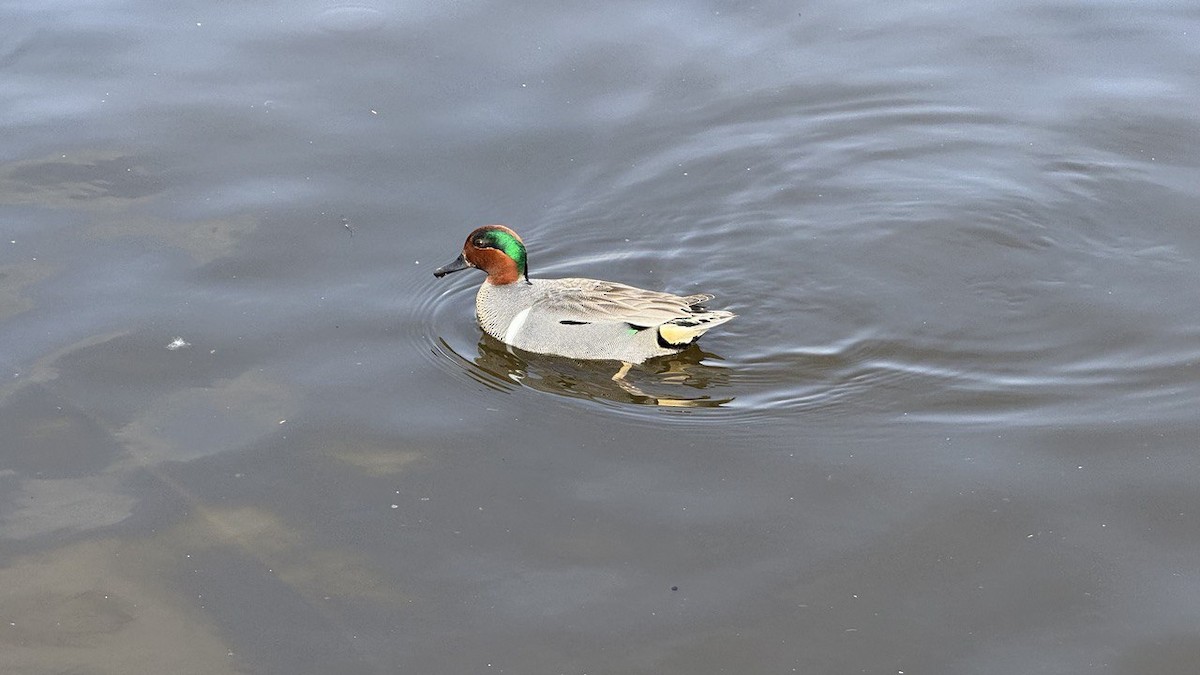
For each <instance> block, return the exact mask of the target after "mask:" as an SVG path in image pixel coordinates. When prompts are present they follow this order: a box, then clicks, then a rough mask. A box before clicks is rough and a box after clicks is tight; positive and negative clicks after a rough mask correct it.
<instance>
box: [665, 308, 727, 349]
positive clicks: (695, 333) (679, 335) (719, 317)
mask: <svg viewBox="0 0 1200 675" xmlns="http://www.w3.org/2000/svg"><path fill="white" fill-rule="evenodd" d="M710 297H711V296H710ZM735 316H737V315H736V314H734V313H733V312H726V311H724V310H720V309H717V310H704V311H699V312H696V313H695V314H692V315H691V316H686V317H682V318H679V319H672V320H670V321H668V322H666V323H664V324H662V325H660V326H659V327H658V341H659V343H660V344H662V346H663V347H686V346H688V345H690V344H692V343H693V342H695V341H696V340H698V339H700V336H701V335H704V334H705V333H706V332H707V331H708V329H710V328H716V327H717V326H720V325H721V324H723V323H725V322H726V321H729V320H730V319H732V318H733V317H735Z"/></svg>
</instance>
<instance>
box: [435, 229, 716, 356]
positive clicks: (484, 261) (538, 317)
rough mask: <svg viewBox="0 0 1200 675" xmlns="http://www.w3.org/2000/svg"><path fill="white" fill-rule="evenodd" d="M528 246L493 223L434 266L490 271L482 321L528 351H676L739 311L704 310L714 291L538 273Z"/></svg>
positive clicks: (445, 270) (480, 303)
mask: <svg viewBox="0 0 1200 675" xmlns="http://www.w3.org/2000/svg"><path fill="white" fill-rule="evenodd" d="M525 257H526V256H525V246H524V243H523V242H522V241H521V238H520V237H518V236H517V234H516V233H515V232H513V231H512V230H510V229H508V228H506V227H503V226H501V225H488V226H485V227H481V228H479V229H477V230H475V231H474V232H472V233H471V236H470V237H468V238H467V243H466V245H465V246H464V248H463V253H462V255H460V256H459V257H458V259H457V260H455V261H454V262H453V263H451V264H449V265H447V266H445V267H442V268H439V269H438V270H437V271H436V272H434V274H435V275H436V276H439V277H441V276H444V275H446V274H449V273H451V272H456V271H458V270H460V269H466V268H468V267H477V268H479V269H482V270H484V271H486V272H487V273H488V277H487V279H485V280H484V282H483V285H482V286H481V287H480V288H479V293H478V294H477V295H476V296H475V314H476V317H477V318H478V320H479V326H480V327H481V328H482V329H483V330H484V332H486V333H487V334H488V335H491V336H492V337H494V338H496V339H497V340H500V341H501V342H504V343H506V344H510V345H512V346H514V347H518V348H520V349H524V350H526V351H531V352H538V353H541V354H556V355H559V356H566V357H569V358H576V359H612V360H616V361H624V362H626V363H641V362H643V361H645V360H646V359H649V358H652V357H655V356H665V355H667V354H674V353H676V352H679V351H680V350H682V349H683V348H685V347H687V346H688V345H690V344H691V343H693V342H695V341H696V340H697V339H698V338H699V337H700V336H701V335H703V334H704V332H705V331H707V330H708V329H710V328H713V327H714V326H719V325H721V324H723V323H725V322H726V321H729V320H730V319H732V318H733V317H734V314H733V313H731V312H726V311H721V310H706V309H704V308H702V307H700V304H701V303H703V302H706V301H708V300H711V299H712V296H711V295H705V294H699V295H689V296H678V295H673V294H671V293H664V292H661V291H650V290H645V289H641V288H635V287H633V286H626V285H625V284H618V283H614V282H611V281H600V280H598V279H532V280H530V279H529V277H528V275H527V274H526V264H525Z"/></svg>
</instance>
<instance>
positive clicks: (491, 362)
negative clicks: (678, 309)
mask: <svg viewBox="0 0 1200 675" xmlns="http://www.w3.org/2000/svg"><path fill="white" fill-rule="evenodd" d="M476 346H477V349H478V353H479V354H478V356H477V357H476V358H475V365H477V366H479V367H480V368H481V369H482V370H484V371H485V372H487V373H488V374H489V375H491V376H492V377H494V378H497V379H499V380H501V381H508V382H519V383H521V384H523V385H526V386H529V387H532V388H534V389H537V390H538V391H544V392H547V393H550V394H559V395H563V396H571V397H574V398H585V399H592V400H605V401H614V402H617V403H633V404H637V405H654V406H662V407H669V408H716V407H718V406H722V405H725V404H726V403H729V402H730V401H732V400H733V397H729V398H713V397H711V396H709V395H707V394H700V393H696V392H702V391H704V390H706V389H709V388H710V387H720V386H723V385H727V384H728V383H729V371H728V369H726V368H722V367H719V366H714V365H710V364H706V363H703V362H704V361H714V360H715V361H720V360H722V359H721V357H719V356H717V355H716V354H712V353H709V352H706V351H704V350H702V349H700V348H699V347H697V346H695V345H692V346H691V347H688V348H687V349H685V350H683V351H682V352H679V353H677V354H672V355H670V356H663V357H658V358H654V359H650V360H649V361H646V362H645V363H643V364H641V365H639V366H634V368H633V369H632V370H627V369H626V368H622V367H621V364H620V363H619V362H617V361H586V360H575V359H567V358H563V357H560V356H549V355H545V354H535V353H533V352H527V351H523V350H521V349H517V348H514V347H510V346H509V345H506V344H504V343H503V342H500V341H499V340H497V339H495V338H493V337H492V336H490V335H487V334H486V333H484V334H482V335H480V338H479V343H478V344H477V345H476Z"/></svg>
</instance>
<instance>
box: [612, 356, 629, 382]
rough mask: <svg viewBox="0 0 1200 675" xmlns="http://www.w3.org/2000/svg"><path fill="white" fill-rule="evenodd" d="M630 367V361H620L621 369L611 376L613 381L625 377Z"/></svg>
mask: <svg viewBox="0 0 1200 675" xmlns="http://www.w3.org/2000/svg"><path fill="white" fill-rule="evenodd" d="M632 367H633V364H632V363H630V362H628V361H622V362H621V369H620V370H618V371H617V374H616V375H613V376H612V379H613V382H618V381H620V380H623V379H625V376H626V375H628V374H629V369H630V368H632Z"/></svg>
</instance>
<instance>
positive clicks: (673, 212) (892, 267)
mask: <svg viewBox="0 0 1200 675" xmlns="http://www.w3.org/2000/svg"><path fill="white" fill-rule="evenodd" d="M810 94H811V92H801V91H798V90H789V89H779V90H773V91H764V92H758V93H754V94H751V95H748V96H745V97H739V98H737V99H727V100H724V101H721V102H717V103H714V104H712V105H709V106H706V107H701V108H698V109H696V110H694V111H692V113H691V114H692V116H693V117H695V119H693V120H690V121H688V123H687V124H684V125H682V126H681V125H679V124H677V120H665V119H664V120H662V121H661V125H657V126H656V125H655V124H654V123H652V122H651V123H649V124H648V126H646V127H641V128H639V129H637V130H636V133H630V134H627V135H625V134H617V135H616V136H615V137H614V138H613V144H614V145H615V146H624V145H625V144H628V143H638V144H639V145H638V148H636V149H631V148H629V147H618V150H617V151H615V152H613V153H611V158H612V159H607V158H608V157H610V155H606V154H605V153H603V152H601V153H599V154H598V156H596V157H593V158H591V161H590V162H589V163H588V164H587V165H586V166H583V167H581V169H580V174H579V176H578V177H573V178H575V180H576V181H577V182H576V183H575V185H574V187H572V188H568V189H566V190H564V191H563V192H562V193H561V195H560V197H559V198H558V199H557V200H556V201H554V202H552V203H550V204H549V205H547V206H546V208H545V210H544V212H543V215H542V217H540V218H539V219H538V220H537V221H535V222H530V223H510V224H511V225H513V226H514V227H515V228H516V229H517V231H518V232H520V233H521V234H522V235H523V236H524V238H525V240H526V242H527V244H528V245H529V249H530V269H531V271H532V273H533V274H534V275H535V276H546V277H559V276H588V277H597V278H604V279H611V280H613V281H620V282H624V283H630V284H633V285H638V286H643V287H648V288H660V289H663V290H668V291H672V292H677V293H685V292H708V293H713V294H714V295H716V296H717V297H716V299H715V300H714V301H713V302H712V303H710V305H711V306H712V307H714V308H722V309H730V310H732V311H734V312H736V313H738V314H739V318H738V319H737V320H736V321H734V322H731V323H730V324H727V325H725V326H722V327H720V328H719V329H718V330H716V331H714V332H713V333H711V334H710V335H709V336H706V337H705V338H704V339H703V340H702V342H701V346H702V347H703V349H705V350H712V352H713V353H707V352H701V351H699V350H695V351H689V352H685V353H684V354H683V355H681V356H680V358H679V359H678V360H676V361H671V360H667V361H663V362H658V361H652V362H650V363H648V364H646V366H645V367H644V368H640V369H635V370H634V371H633V372H632V373H631V375H630V377H629V382H627V384H631V385H632V386H633V390H630V389H628V388H624V387H621V386H620V385H617V384H613V383H612V381H611V380H610V377H611V374H612V373H611V369H609V368H608V366H606V365H595V366H594V367H593V366H591V365H586V364H584V365H580V364H579V363H575V362H568V363H564V362H563V361H562V360H556V359H553V358H551V357H539V356H536V355H528V354H524V353H514V352H512V351H510V350H507V349H506V348H505V347H503V346H502V345H498V343H496V344H493V342H494V341H492V342H489V341H488V340H487V339H480V338H479V333H478V331H477V329H476V328H475V327H474V322H473V317H472V316H471V307H472V302H473V299H472V298H470V297H469V294H470V293H471V292H473V290H474V284H463V283H461V281H456V282H455V283H454V284H453V285H452V286H451V287H450V288H449V289H441V290H438V289H437V287H434V286H433V285H432V281H433V280H432V279H429V280H427V282H428V283H429V284H430V286H429V289H430V292H429V293H428V294H427V295H426V296H424V297H425V302H424V304H423V305H422V307H421V308H420V316H419V319H420V321H419V322H418V323H419V324H420V325H421V326H423V328H422V329H421V332H420V333H419V334H417V337H418V338H419V341H420V343H421V346H422V348H423V349H424V351H425V352H426V353H428V354H430V355H431V357H432V358H433V359H434V361H435V362H436V363H437V364H438V366H439V367H441V368H444V369H447V370H448V371H450V372H452V373H453V375H454V376H455V377H459V378H462V379H465V380H470V381H473V382H482V383H484V384H487V385H488V386H491V387H493V388H496V389H502V390H506V391H512V390H514V388H515V387H517V386H518V385H520V386H524V387H528V388H532V389H536V390H540V391H542V392H546V393H551V394H554V395H556V397H557V398H558V399H559V400H560V402H562V403H563V404H564V405H578V402H579V401H581V400H585V401H588V402H590V403H594V404H597V405H599V406H601V407H602V408H603V409H605V410H608V411H610V412H612V413H613V414H617V415H621V416H625V417H629V418H631V419H634V420H640V421H644V422H647V423H661V422H662V421H663V420H664V419H667V420H686V421H687V423H689V424H706V423H721V424H727V425H728V424H731V423H732V424H733V425H734V427H736V426H737V423H742V422H744V423H746V425H747V426H746V427H743V428H748V427H749V426H752V425H753V423H755V422H758V421H761V420H764V419H768V418H775V419H783V418H790V417H794V416H795V415H797V414H802V415H804V416H805V418H806V419H807V420H811V421H819V420H821V419H824V418H841V417H844V416H845V415H851V414H853V415H861V414H863V413H864V412H866V413H874V414H875V415H874V419H876V420H881V421H886V423H889V424H890V423H893V422H894V421H896V420H897V419H901V420H906V421H918V420H920V421H930V422H947V421H955V422H965V423H969V424H980V425H989V424H1009V423H1021V424H1042V423H1045V421H1046V420H1051V421H1062V420H1069V419H1073V418H1075V419H1086V418H1087V414H1088V413H1084V412H1081V411H1082V410H1084V408H1085V407H1086V406H1087V405H1089V404H1088V403H1086V401H1088V400H1092V398H1097V395H1098V394H1102V393H1103V394H1106V396H1107V397H1105V396H1098V398H1097V400H1099V401H1100V403H1097V404H1096V405H1111V404H1112V403H1113V401H1119V400H1129V401H1131V402H1135V401H1136V400H1137V399H1138V397H1144V396H1146V395H1147V392H1146V391H1145V390H1146V388H1148V387H1151V386H1152V382H1154V381H1156V380H1148V379H1145V377H1143V376H1142V375H1141V374H1140V372H1139V371H1138V370H1137V369H1134V368H1132V367H1131V366H1129V365H1128V364H1130V363H1135V362H1139V361H1141V362H1143V366H1145V367H1149V368H1150V371H1151V372H1153V373H1155V374H1156V375H1155V376H1154V377H1157V378H1158V380H1157V381H1161V380H1163V379H1164V378H1165V379H1171V378H1170V377H1168V376H1169V374H1170V373H1171V372H1172V370H1173V369H1176V370H1177V369H1179V368H1181V367H1182V368H1183V369H1184V370H1187V369H1188V368H1189V367H1191V368H1192V369H1193V371H1194V365H1193V364H1194V363H1195V361H1194V356H1195V355H1193V354H1191V353H1185V354H1180V353H1178V350H1176V352H1175V353H1171V351H1170V350H1169V349H1168V350H1167V351H1166V352H1165V353H1164V354H1163V355H1162V356H1161V357H1158V360H1154V359H1153V358H1151V361H1152V362H1150V363H1145V359H1142V358H1140V357H1137V356H1135V354H1136V353H1137V347H1136V346H1128V347H1125V348H1122V349H1117V350H1109V352H1106V354H1107V356H1104V357H1102V358H1101V362H1099V363H1091V362H1090V361H1089V359H1090V358H1092V357H1091V356H1089V355H1086V354H1083V353H1081V352H1080V349H1082V348H1081V347H1077V346H1075V345H1076V343H1078V342H1080V341H1085V340H1087V338H1088V336H1087V334H1086V333H1084V334H1081V333H1080V331H1078V330H1076V328H1075V326H1073V325H1071V324H1070V322H1067V323H1063V322H1062V321H1058V320H1055V319H1054V318H1053V317H1054V315H1055V314H1056V313H1058V312H1059V311H1061V307H1063V306H1072V305H1073V306H1082V305H1087V304H1095V300H1096V298H1095V295H1094V294H1089V293H1086V292H1081V291H1078V290H1076V289H1075V287H1076V285H1077V281H1078V279H1080V278H1086V277H1087V275H1089V274H1093V273H1094V271H1093V270H1092V268H1093V267H1094V266H1095V265H1096V264H1097V262H1096V261H1097V260H1098V259H1100V258H1101V257H1103V258H1105V259H1107V260H1109V261H1111V260H1114V259H1115V260H1118V261H1120V262H1121V263H1122V264H1124V263H1125V262H1126V261H1125V260H1123V258H1126V257H1128V255H1129V252H1130V251H1131V250H1134V249H1136V250H1144V251H1150V252H1152V253H1154V254H1155V256H1157V257H1163V256H1164V255H1165V254H1166V253H1171V250H1170V249H1169V248H1162V249H1161V250H1162V251H1163V253H1162V254H1161V255H1160V254H1158V253H1155V252H1157V251H1159V250H1160V249H1158V248H1153V247H1152V246H1151V245H1152V244H1153V243H1154V241H1153V240H1152V238H1149V237H1147V239H1146V241H1136V242H1131V241H1129V240H1128V236H1127V235H1119V234H1118V233H1115V232H1109V231H1106V230H1103V229H1100V228H1098V227H1096V226H1094V224H1093V222H1092V221H1095V222H1102V221H1103V219H1101V218H1094V219H1088V218H1087V216H1083V219H1084V222H1081V217H1080V215H1079V214H1080V212H1081V211H1085V212H1086V211H1087V209H1095V210H1097V211H1099V210H1101V209H1102V208H1103V205H1104V204H1107V203H1108V201H1109V200H1108V199H1107V198H1106V197H1105V195H1107V194H1110V193H1112V192H1113V191H1114V189H1121V188H1122V187H1123V188H1124V189H1126V190H1129V189H1131V187H1130V186H1131V185H1133V186H1136V181H1137V175H1138V172H1139V169H1138V167H1136V166H1134V165H1131V164H1130V163H1128V162H1125V161H1123V160H1122V159H1121V158H1118V157H1113V156H1111V155H1110V154H1107V153H1105V152H1099V151H1097V152H1093V151H1090V150H1088V149H1075V148H1071V149H1069V150H1068V149H1063V148H1061V147H1060V146H1059V145H1057V144H1056V143H1055V142H1054V139H1053V138H1048V137H1047V136H1046V132H1043V131H1040V130H1036V129H1030V128H1028V127H1025V126H1022V125H1021V124H1019V123H1017V122H1015V121H1012V120H1005V119H1001V118H998V117H996V116H994V115H987V114H983V113H980V112H977V111H973V110H971V109H968V108H963V107H959V106H953V105H945V104H941V103H938V102H935V101H926V100H921V99H919V98H915V97H913V96H911V95H910V94H908V93H902V92H900V91H898V90H889V91H884V90H875V91H872V90H869V89H865V88H858V89H855V88H842V89H838V88H836V87H834V88H831V90H830V91H826V92H822V93H821V95H819V96H816V95H810ZM805 100H815V101H819V102H818V103H813V104H805V103H803V101H805ZM643 124H647V123H646V121H645V120H643ZM679 128H688V129H698V130H700V131H699V132H697V134H696V135H694V136H692V137H687V138H680V137H679V136H678V133H677V130H678V129H679ZM1031 139H1035V140H1037V141H1039V142H1038V143H1037V146H1036V147H1037V150H1036V151H1032V150H1028V149H1027V148H1030V147H1031V146H1034V145H1035V144H1034V143H1033V142H1031ZM628 157H640V158H641V159H640V160H639V161H637V162H635V163H633V164H630V163H629V162H628V161H627V158H628ZM1065 157H1070V158H1071V159H1070V160H1069V161H1068V160H1065V159H1063V158H1065ZM597 186H602V187H601V188H600V189H597ZM714 191H718V192H719V194H720V195H721V197H720V198H719V199H714V198H713V197H712V193H713V192H714ZM1062 223H1067V225H1063V224H1062ZM1121 237H1124V238H1121ZM1176 258H1178V261H1177V264H1176V266H1178V262H1179V261H1184V260H1185V258H1184V257H1181V256H1176ZM1156 259H1157V258H1156ZM1168 262H1169V261H1168ZM1131 269H1132V268H1131ZM1139 269H1144V267H1143V268H1139ZM913 315H918V316H919V317H920V318H925V319H927V321H928V324H929V325H928V327H924V324H925V323H926V322H922V321H915V322H914V320H913ZM1048 317H1049V318H1048ZM918 324H919V325H918ZM1017 324H1022V326H1023V327H1022V328H1021V329H1020V330H1015V329H1014V330H1010V329H1009V327H1010V326H1014V325H1017ZM797 336H811V337H806V338H804V339H805V340H806V341H808V342H807V343H800V342H799V341H798V338H797ZM724 359H728V360H724ZM1089 363H1090V365H1086V364H1089ZM1172 381H1174V380H1172ZM673 387H677V388H676V389H672V388H673ZM1186 387H1187V385H1186V383H1182V382H1179V383H1178V387H1176V388H1183V389H1186ZM664 390H665V391H666V392H668V393H665V394H664V393H662V392H663V391H664ZM650 392H653V393H650ZM1083 392H1087V394H1086V395H1085V394H1084V393H1083ZM684 394H690V396H685V395H684ZM664 400H666V401H673V400H679V401H688V400H690V401H692V403H691V405H695V406H697V407H694V408H691V409H689V412H690V414H689V415H687V416H685V417H681V416H679V415H672V414H670V413H672V412H678V411H671V410H667V409H666V408H667V407H668V405H669V404H665V403H663V401H664ZM647 404H649V405H647ZM664 412H666V413H668V414H666V415H664V414H663V413H664ZM1090 414H1093V415H1094V410H1093V411H1092V412H1091V413H1090ZM1077 415H1079V416H1082V417H1079V418H1076V416H1077ZM723 432H724V430H723ZM738 433H752V432H748V431H746V432H738Z"/></svg>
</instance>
